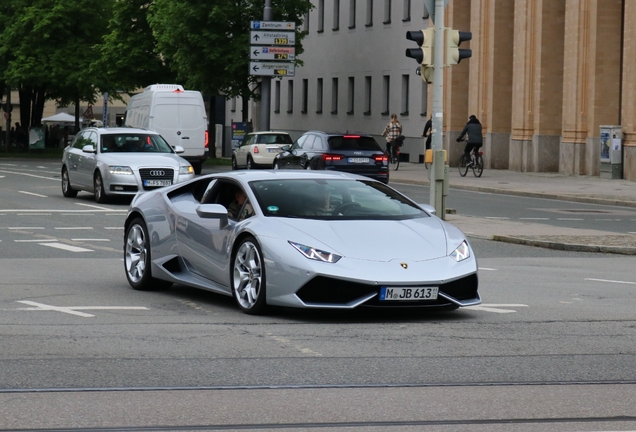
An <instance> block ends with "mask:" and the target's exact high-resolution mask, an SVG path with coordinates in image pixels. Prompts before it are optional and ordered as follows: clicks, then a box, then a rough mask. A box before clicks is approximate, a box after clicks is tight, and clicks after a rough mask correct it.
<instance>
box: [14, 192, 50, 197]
mask: <svg viewBox="0 0 636 432" xmlns="http://www.w3.org/2000/svg"><path fill="white" fill-rule="evenodd" d="M18 192H20V193H21V194H25V195H33V196H36V197H40V198H48V197H47V196H46V195H41V194H37V193H34V192H27V191H18Z"/></svg>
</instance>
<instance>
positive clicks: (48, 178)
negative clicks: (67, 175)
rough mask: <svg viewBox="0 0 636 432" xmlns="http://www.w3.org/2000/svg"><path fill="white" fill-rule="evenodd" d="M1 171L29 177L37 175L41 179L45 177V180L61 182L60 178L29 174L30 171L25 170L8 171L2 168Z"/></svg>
mask: <svg viewBox="0 0 636 432" xmlns="http://www.w3.org/2000/svg"><path fill="white" fill-rule="evenodd" d="M0 172H3V173H6V174H17V175H23V176H27V177H35V178H39V179H44V180H52V181H54V182H56V183H59V182H60V179H59V178H58V179H56V178H51V177H43V176H39V175H34V174H28V173H24V172H15V171H6V170H2V171H0Z"/></svg>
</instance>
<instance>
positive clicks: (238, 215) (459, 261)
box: [124, 170, 481, 314]
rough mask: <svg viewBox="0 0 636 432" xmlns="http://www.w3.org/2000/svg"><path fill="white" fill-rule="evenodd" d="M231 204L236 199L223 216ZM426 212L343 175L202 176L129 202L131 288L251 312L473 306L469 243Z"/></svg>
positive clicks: (379, 186) (369, 182)
mask: <svg viewBox="0 0 636 432" xmlns="http://www.w3.org/2000/svg"><path fill="white" fill-rule="evenodd" d="M239 197H241V200H239V199H238V198H239ZM244 197H245V198H246V199H244V200H243V198H244ZM235 200H236V201H238V202H242V204H241V206H242V207H241V208H240V209H239V211H237V212H235V213H232V214H229V213H228V207H230V206H231V205H233V204H232V203H235V202H236V201H235ZM433 213H434V210H433V208H432V207H431V206H428V205H424V204H417V203H415V202H413V201H412V200H411V199H409V198H408V197H406V196H405V195H402V194H401V193H400V192H398V191H397V190H395V189H393V188H391V187H390V186H388V185H385V184H384V183H381V182H379V181H376V180H373V179H369V178H367V177H362V176H357V175H353V174H349V173H335V172H326V171H311V172H307V171H294V170H287V171H271V170H267V171H263V170H252V171H242V172H237V171H230V172H225V173H217V174H209V175H206V176H202V177H197V178H195V179H193V180H191V181H189V182H186V183H184V184H179V185H173V186H169V187H166V188H162V189H158V190H156V191H151V192H147V193H144V194H139V195H137V196H136V197H135V198H134V199H133V201H132V202H131V204H130V208H129V211H128V214H127V216H126V221H125V223H124V271H125V274H126V278H127V279H128V282H129V284H130V285H131V286H132V288H134V289H137V290H152V289H159V288H162V287H167V286H170V285H172V284H173V283H175V284H178V285H180V286H189V287H194V288H199V289H204V290H209V291H212V292H215V293H219V294H223V295H227V296H234V299H235V300H236V303H237V304H238V307H239V308H240V309H241V310H242V311H243V312H245V313H249V314H258V313H262V312H265V310H266V308H267V307H268V306H285V307H295V308H308V309H319V308H325V309H354V308H357V307H364V306H369V307H379V308H392V307H397V308H423V309H425V308H444V309H456V308H458V307H460V306H471V305H477V304H479V303H480V302H481V299H480V296H479V293H478V291H477V286H478V278H477V261H476V258H475V255H474V253H473V250H472V249H471V247H470V244H469V243H468V240H467V239H466V237H465V236H464V234H463V233H462V232H461V231H460V230H459V229H457V228H456V227H455V226H453V225H451V224H449V223H446V222H444V221H443V220H441V219H440V218H438V217H437V216H435V215H434V214H433Z"/></svg>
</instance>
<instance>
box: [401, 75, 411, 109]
mask: <svg viewBox="0 0 636 432" xmlns="http://www.w3.org/2000/svg"><path fill="white" fill-rule="evenodd" d="M400 115H403V116H407V115H409V76H408V75H402V112H401V113H400Z"/></svg>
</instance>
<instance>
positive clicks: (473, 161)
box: [458, 148, 484, 177]
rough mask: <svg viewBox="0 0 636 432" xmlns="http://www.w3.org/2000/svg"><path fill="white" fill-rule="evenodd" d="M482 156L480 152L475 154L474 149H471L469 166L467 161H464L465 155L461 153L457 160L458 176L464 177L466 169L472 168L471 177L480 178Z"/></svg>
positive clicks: (482, 164) (482, 162)
mask: <svg viewBox="0 0 636 432" xmlns="http://www.w3.org/2000/svg"><path fill="white" fill-rule="evenodd" d="M483 154H484V152H481V151H477V154H475V149H474V148H473V149H472V150H471V151H470V164H469V163H468V161H467V160H466V154H465V153H462V155H461V157H460V158H459V166H458V169H459V175H460V176H462V177H466V174H467V173H468V168H472V170H473V175H474V176H475V177H481V175H482V174H483V172H484V158H483V157H482V155H483Z"/></svg>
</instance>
